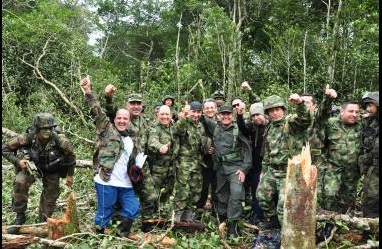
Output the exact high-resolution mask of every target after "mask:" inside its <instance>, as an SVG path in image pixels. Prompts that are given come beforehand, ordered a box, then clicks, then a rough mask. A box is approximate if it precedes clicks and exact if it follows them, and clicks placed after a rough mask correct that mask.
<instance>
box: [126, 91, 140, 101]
mask: <svg viewBox="0 0 382 249" xmlns="http://www.w3.org/2000/svg"><path fill="white" fill-rule="evenodd" d="M127 102H129V103H130V102H142V95H141V94H139V93H132V94H129V95H128V96H127Z"/></svg>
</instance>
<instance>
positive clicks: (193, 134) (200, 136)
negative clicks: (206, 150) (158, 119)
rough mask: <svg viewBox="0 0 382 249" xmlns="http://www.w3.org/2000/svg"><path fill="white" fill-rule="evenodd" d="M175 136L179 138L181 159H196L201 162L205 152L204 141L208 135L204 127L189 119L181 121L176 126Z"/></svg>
mask: <svg viewBox="0 0 382 249" xmlns="http://www.w3.org/2000/svg"><path fill="white" fill-rule="evenodd" d="M174 134H175V135H177V136H179V141H180V146H179V157H180V158H194V160H197V161H199V162H200V160H201V155H202V152H203V141H204V140H205V139H206V133H205V130H204V127H203V125H202V124H201V123H200V122H198V123H195V122H193V121H192V120H191V119H189V118H182V119H179V120H178V122H176V123H175V125H174Z"/></svg>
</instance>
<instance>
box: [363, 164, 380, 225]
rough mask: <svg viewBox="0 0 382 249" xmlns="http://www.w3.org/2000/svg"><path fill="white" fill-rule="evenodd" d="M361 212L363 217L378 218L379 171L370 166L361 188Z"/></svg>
mask: <svg viewBox="0 0 382 249" xmlns="http://www.w3.org/2000/svg"><path fill="white" fill-rule="evenodd" d="M362 189H363V195H362V201H361V205H362V212H363V215H364V216H365V217H369V218H376V217H379V170H378V169H376V168H375V166H372V167H370V168H369V169H368V171H367V173H366V175H365V179H364V183H363V186H362Z"/></svg>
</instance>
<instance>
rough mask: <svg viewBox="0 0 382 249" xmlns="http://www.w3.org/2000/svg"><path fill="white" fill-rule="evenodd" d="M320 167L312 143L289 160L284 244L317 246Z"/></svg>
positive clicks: (283, 233)
mask: <svg viewBox="0 0 382 249" xmlns="http://www.w3.org/2000/svg"><path fill="white" fill-rule="evenodd" d="M316 182H317V168H316V167H315V166H312V165H311V155H310V147H309V144H307V145H306V147H304V148H303V149H302V152H301V154H300V155H297V156H294V157H293V158H292V159H291V160H290V159H289V160H288V168H287V176H286V180H285V189H284V190H285V201H284V217H283V226H282V237H281V247H282V248H288V249H294V248H296V249H304V248H309V249H310V248H315V247H316V245H315V243H316V203H317V189H316Z"/></svg>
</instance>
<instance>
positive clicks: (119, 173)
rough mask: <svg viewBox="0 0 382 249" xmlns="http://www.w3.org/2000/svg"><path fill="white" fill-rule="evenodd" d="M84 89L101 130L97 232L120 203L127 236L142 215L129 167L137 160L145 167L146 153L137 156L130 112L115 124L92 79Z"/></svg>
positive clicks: (123, 233) (122, 229)
mask: <svg viewBox="0 0 382 249" xmlns="http://www.w3.org/2000/svg"><path fill="white" fill-rule="evenodd" d="M81 87H82V89H83V90H84V93H85V99H86V101H87V102H88V104H89V106H90V109H91V114H92V115H93V117H94V120H95V124H96V129H97V140H98V141H97V150H98V151H97V155H98V156H97V158H96V161H97V166H98V170H97V172H98V173H97V174H96V175H95V177H94V181H95V188H96V192H97V212H96V214H95V219H94V220H95V221H94V223H95V227H96V232H97V233H103V232H104V230H105V228H106V226H107V225H108V223H109V222H110V220H111V218H112V216H113V212H114V205H115V204H116V203H117V202H118V203H120V205H121V210H120V216H121V223H120V224H119V226H118V229H119V231H118V235H119V236H120V237H126V236H127V235H128V234H129V233H130V230H131V227H132V224H133V221H134V220H135V219H136V218H137V217H138V215H139V212H140V205H139V200H138V198H137V196H136V195H135V193H134V190H133V185H132V181H131V179H130V177H129V175H128V167H129V166H131V165H132V161H134V159H135V164H136V165H138V167H139V166H140V167H142V166H143V163H144V161H145V156H144V155H143V153H139V154H138V155H137V149H136V147H135V146H134V143H133V140H132V139H131V138H130V137H129V136H128V134H127V132H126V130H127V128H128V127H129V125H130V113H129V111H128V110H126V109H119V110H118V111H117V113H116V116H115V118H114V124H113V122H111V121H110V119H109V118H108V117H107V116H106V114H105V112H104V111H102V109H101V107H100V105H99V101H98V100H97V99H96V98H95V97H94V95H93V93H92V90H91V83H90V79H89V77H86V78H84V79H82V80H81Z"/></svg>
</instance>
